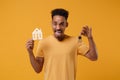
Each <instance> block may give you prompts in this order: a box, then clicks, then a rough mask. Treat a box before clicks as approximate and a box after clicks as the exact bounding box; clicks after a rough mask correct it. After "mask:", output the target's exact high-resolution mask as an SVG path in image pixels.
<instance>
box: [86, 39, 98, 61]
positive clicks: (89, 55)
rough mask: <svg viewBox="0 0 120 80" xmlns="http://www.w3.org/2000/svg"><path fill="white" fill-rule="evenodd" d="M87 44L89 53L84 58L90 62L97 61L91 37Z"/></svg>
mask: <svg viewBox="0 0 120 80" xmlns="http://www.w3.org/2000/svg"><path fill="white" fill-rule="evenodd" d="M88 42H89V51H88V53H87V54H86V56H87V57H88V58H89V59H91V60H97V58H98V56H97V50H96V45H95V42H94V40H93V37H89V38H88Z"/></svg>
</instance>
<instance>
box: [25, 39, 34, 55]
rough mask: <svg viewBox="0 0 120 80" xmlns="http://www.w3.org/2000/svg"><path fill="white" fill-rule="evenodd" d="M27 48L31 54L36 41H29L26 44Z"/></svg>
mask: <svg viewBox="0 0 120 80" xmlns="http://www.w3.org/2000/svg"><path fill="white" fill-rule="evenodd" d="M26 48H27V51H28V52H29V53H31V52H32V51H33V48H34V40H32V39H30V40H28V41H27V43H26Z"/></svg>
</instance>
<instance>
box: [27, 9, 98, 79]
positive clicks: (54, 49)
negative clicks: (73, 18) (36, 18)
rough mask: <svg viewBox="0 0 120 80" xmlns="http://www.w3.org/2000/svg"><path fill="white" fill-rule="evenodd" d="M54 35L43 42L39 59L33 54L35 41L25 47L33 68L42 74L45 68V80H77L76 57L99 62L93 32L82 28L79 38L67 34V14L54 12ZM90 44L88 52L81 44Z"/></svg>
mask: <svg viewBox="0 0 120 80" xmlns="http://www.w3.org/2000/svg"><path fill="white" fill-rule="evenodd" d="M51 17H52V29H53V32H54V33H53V35H51V36H49V37H47V38H45V39H43V40H40V41H39V44H38V48H37V53H36V54H37V55H36V57H35V56H34V54H33V47H34V41H33V40H29V41H28V42H27V44H26V47H27V51H28V53H29V57H30V62H31V64H32V67H33V68H34V70H35V71H36V72H37V73H40V72H41V71H42V68H43V64H44V73H45V74H44V79H45V80H75V79H76V66H77V56H78V55H83V56H85V57H87V58H89V59H90V60H92V61H95V60H97V51H96V47H95V43H94V40H93V36H92V29H91V28H89V27H88V26H87V25H85V26H83V28H82V31H81V32H80V35H79V36H78V37H72V36H69V35H66V34H64V32H65V29H66V28H67V27H68V22H67V18H68V11H67V10H65V9H61V8H60V9H54V10H53V11H52V12H51ZM82 35H83V36H85V37H87V39H88V42H89V48H88V47H87V46H86V45H85V44H84V43H83V42H82V40H81V36H82Z"/></svg>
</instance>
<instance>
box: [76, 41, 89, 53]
mask: <svg viewBox="0 0 120 80" xmlns="http://www.w3.org/2000/svg"><path fill="white" fill-rule="evenodd" d="M78 44H79V45H78V49H77V53H78V55H85V54H86V53H87V52H88V50H89V48H88V46H87V45H86V44H85V43H84V42H82V40H80V41H79V42H78Z"/></svg>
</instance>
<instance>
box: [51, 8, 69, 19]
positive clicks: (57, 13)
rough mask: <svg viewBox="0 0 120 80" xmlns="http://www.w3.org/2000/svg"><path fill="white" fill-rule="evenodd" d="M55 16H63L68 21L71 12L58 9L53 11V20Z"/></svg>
mask: <svg viewBox="0 0 120 80" xmlns="http://www.w3.org/2000/svg"><path fill="white" fill-rule="evenodd" d="M55 15H60V16H63V17H65V19H66V20H67V18H68V15H69V12H68V11H67V10H65V9H62V8H57V9H54V10H52V11H51V17H52V19H53V16H55Z"/></svg>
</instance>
